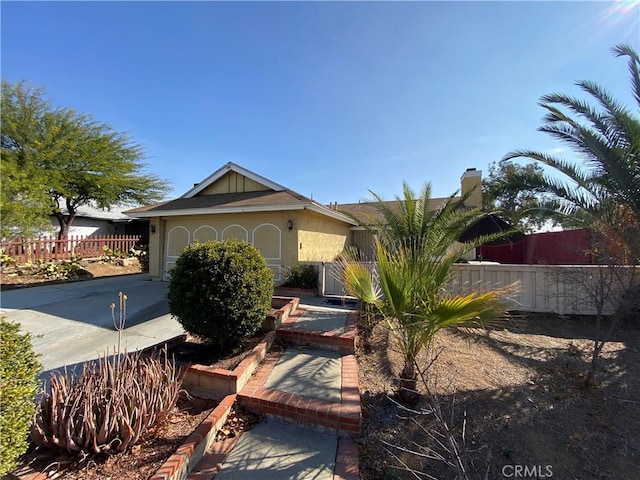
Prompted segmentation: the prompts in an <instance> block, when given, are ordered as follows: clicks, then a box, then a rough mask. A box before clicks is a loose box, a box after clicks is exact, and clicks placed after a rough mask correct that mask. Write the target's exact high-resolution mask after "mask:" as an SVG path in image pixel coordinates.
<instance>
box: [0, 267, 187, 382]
mask: <svg viewBox="0 0 640 480" xmlns="http://www.w3.org/2000/svg"><path fill="white" fill-rule="evenodd" d="M167 287H168V284H167V283H166V282H152V281H151V280H150V278H149V275H147V274H139V275H129V276H123V277H111V278H100V279H96V280H90V281H85V282H76V283H66V284H60V285H47V286H42V287H31V288H25V289H18V290H9V291H5V292H2V297H0V312H1V313H2V315H5V316H6V317H7V318H8V319H9V320H12V321H14V322H18V323H20V324H21V329H22V330H23V331H28V332H30V333H31V334H32V336H33V346H34V349H35V351H36V352H37V353H39V354H40V355H41V356H40V361H41V362H42V366H43V369H44V370H45V373H46V372H47V371H50V370H54V369H59V368H61V367H64V366H65V365H66V366H72V365H74V364H77V363H79V362H83V361H85V360H92V359H96V358H98V357H99V356H101V354H102V353H103V352H104V351H105V350H107V349H109V350H110V351H111V353H113V351H114V347H115V346H116V345H117V343H118V334H117V332H116V330H115V328H114V326H113V322H112V319H111V310H110V308H109V305H111V303H115V304H116V305H118V292H123V293H124V294H125V295H127V297H128V300H127V322H126V326H125V327H126V328H125V330H124V332H123V334H122V345H123V349H124V346H126V347H127V348H128V350H129V351H134V350H138V349H141V348H145V347H148V346H151V345H154V344H156V343H159V342H162V341H163V340H168V339H170V338H173V337H175V336H177V335H180V334H182V333H183V329H182V327H181V326H180V324H179V323H178V322H177V321H176V320H174V319H172V318H171V315H169V305H168V302H167V299H166V293H167ZM117 316H118V310H117V309H116V318H117Z"/></svg>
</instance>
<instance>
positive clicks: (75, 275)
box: [0, 258, 145, 290]
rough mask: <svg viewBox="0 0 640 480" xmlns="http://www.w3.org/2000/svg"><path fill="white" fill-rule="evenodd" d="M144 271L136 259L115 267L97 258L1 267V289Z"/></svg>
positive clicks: (113, 264) (114, 264)
mask: <svg viewBox="0 0 640 480" xmlns="http://www.w3.org/2000/svg"><path fill="white" fill-rule="evenodd" d="M144 272H145V270H144V268H143V266H142V265H141V264H140V262H139V261H138V259H137V258H131V259H130V261H129V262H128V263H127V265H118V264H116V263H113V262H108V261H103V260H100V259H90V260H80V261H75V262H74V261H71V260H64V261H59V262H47V263H46V264H45V263H42V264H40V265H3V266H2V275H1V276H0V279H1V280H0V287H1V288H2V290H10V289H14V288H21V287H34V286H38V285H49V284H56V283H67V282H77V281H82V280H90V279H92V278H101V277H112V276H115V275H131V274H136V273H144Z"/></svg>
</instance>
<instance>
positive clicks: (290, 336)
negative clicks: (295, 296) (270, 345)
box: [276, 308, 358, 353]
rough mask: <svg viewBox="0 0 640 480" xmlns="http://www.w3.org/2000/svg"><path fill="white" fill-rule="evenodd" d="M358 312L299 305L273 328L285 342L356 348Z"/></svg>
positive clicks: (349, 350) (347, 349) (344, 349)
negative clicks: (276, 327)
mask: <svg viewBox="0 0 640 480" xmlns="http://www.w3.org/2000/svg"><path fill="white" fill-rule="evenodd" d="M357 324H358V312H355V311H352V312H342V313H336V312H335V311H331V310H329V309H321V308H299V309H298V310H296V311H295V312H294V313H293V315H290V316H289V318H288V319H287V320H286V321H285V322H283V323H282V324H281V325H280V326H279V327H278V329H277V330H276V332H277V335H278V337H279V338H281V339H282V340H284V341H285V342H288V343H291V344H294V345H300V346H308V347H314V348H319V349H328V350H335V351H338V352H342V353H354V352H355V338H356V333H357Z"/></svg>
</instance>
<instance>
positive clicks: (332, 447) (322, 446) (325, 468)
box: [188, 420, 360, 480]
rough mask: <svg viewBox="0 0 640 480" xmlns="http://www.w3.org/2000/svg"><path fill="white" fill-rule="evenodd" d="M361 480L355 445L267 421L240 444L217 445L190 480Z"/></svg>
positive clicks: (245, 434)
mask: <svg viewBox="0 0 640 480" xmlns="http://www.w3.org/2000/svg"><path fill="white" fill-rule="evenodd" d="M214 477H215V478H216V479H218V480H253V479H257V478H259V479H261V480H263V479H264V480H270V479H272V480H276V479H277V480H279V479H282V478H290V479H307V478H314V479H319V480H321V479H325V480H335V479H341V480H359V478H360V476H359V469H358V449H357V445H356V444H355V442H354V441H353V440H350V439H347V438H338V437H336V436H334V435H327V434H323V433H317V432H313V431H310V430H307V429H303V428H299V427H296V426H292V425H286V424H282V423H279V422H274V421H272V420H265V421H263V422H261V423H260V424H258V425H256V427H255V428H254V429H252V430H249V431H247V432H244V433H243V434H242V436H241V437H240V438H239V439H235V438H234V439H230V440H225V441H223V442H218V443H215V444H213V445H212V446H211V448H210V449H209V451H207V452H206V453H205V455H204V456H203V458H202V460H201V461H200V463H199V464H198V465H197V467H196V469H195V471H194V472H193V473H192V474H191V475H190V476H189V477H188V478H189V480H211V479H212V478H214Z"/></svg>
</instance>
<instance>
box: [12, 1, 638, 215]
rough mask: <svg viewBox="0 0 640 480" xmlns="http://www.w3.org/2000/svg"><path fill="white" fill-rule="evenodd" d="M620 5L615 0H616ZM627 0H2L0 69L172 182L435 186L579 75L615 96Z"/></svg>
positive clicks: (523, 131) (534, 137)
mask: <svg viewBox="0 0 640 480" xmlns="http://www.w3.org/2000/svg"><path fill="white" fill-rule="evenodd" d="M625 7H626V8H625ZM638 7H639V6H638V5H637V1H634V2H403V3H394V2H384V3H383V2H314V3H311V2H255V3H254V2H33V3H30V2H9V1H3V2H2V3H1V7H0V8H1V14H2V25H1V27H2V34H1V35H2V37H1V40H2V45H1V54H2V57H1V69H2V78H3V79H5V80H8V81H10V82H15V81H18V80H21V79H24V80H28V81H29V82H30V83H32V84H33V85H37V86H43V87H45V88H46V90H47V93H48V97H49V98H50V100H51V101H52V103H53V104H54V105H59V106H67V107H72V108H75V109H76V110H78V111H79V112H82V113H89V114H91V115H93V116H94V117H95V118H96V119H97V120H99V121H101V122H105V123H109V124H110V125H112V126H113V128H114V129H115V130H117V131H121V132H128V134H129V135H130V136H131V137H132V138H133V139H134V140H135V141H136V142H138V143H140V144H142V145H143V146H144V148H145V151H146V154H147V159H146V162H147V163H148V164H149V170H150V171H152V172H154V173H156V174H158V175H159V176H161V177H163V178H166V179H168V180H170V182H171V183H172V185H173V187H174V190H173V192H172V193H171V194H170V196H171V197H175V196H179V195H181V194H183V193H184V192H186V191H187V190H188V189H189V188H190V187H191V186H192V185H193V183H195V182H199V181H201V180H202V179H204V178H205V177H207V176H208V175H209V174H210V173H212V172H213V171H215V170H216V169H218V168H219V167H220V166H222V165H223V164H225V163H226V162H229V161H232V162H235V163H237V164H239V165H242V166H243V167H245V168H248V169H250V170H252V171H254V172H256V173H258V174H261V175H263V176H266V177H267V178H269V179H271V180H273V181H276V182H278V183H281V184H283V185H285V186H287V187H289V188H291V189H293V190H296V191H298V192H300V193H302V194H304V195H307V196H311V195H313V198H314V199H316V200H318V201H320V202H323V203H328V202H333V201H338V202H357V201H359V200H361V199H363V198H365V197H366V196H367V193H368V190H369V189H370V190H372V191H374V192H376V193H379V194H382V195H383V196H385V197H387V198H392V197H393V196H394V195H395V194H396V193H399V192H400V189H401V182H402V180H403V179H406V180H407V181H408V182H409V184H410V185H411V186H413V187H414V188H416V189H418V188H420V187H421V186H422V184H423V183H424V182H426V181H430V182H431V183H432V185H433V194H434V196H445V195H448V194H451V193H453V192H454V191H455V190H456V189H458V188H459V178H460V176H461V174H462V173H463V171H464V170H465V169H466V168H467V167H476V168H478V169H481V170H483V171H485V172H486V170H487V166H488V164H489V163H490V162H492V161H495V160H499V159H500V158H501V157H502V156H503V155H504V154H505V153H507V152H508V151H510V150H513V149H517V148H534V149H539V150H548V151H551V150H553V151H557V152H559V155H566V156H567V158H573V157H572V156H571V154H570V152H560V151H559V150H555V149H558V148H559V147H560V145H559V144H558V143H557V142H555V141H554V140H553V139H551V138H550V137H547V136H545V135H544V134H541V133H539V132H537V131H536V129H537V128H538V127H539V126H540V125H541V119H542V116H543V114H544V112H543V110H542V109H541V108H540V107H539V106H537V101H538V99H539V97H540V96H541V95H543V94H545V93H551V92H554V91H562V92H565V93H571V94H578V95H579V91H578V90H577V88H576V87H575V86H574V82H575V81H576V80H581V79H589V80H594V81H596V82H598V83H600V84H602V85H603V86H605V87H606V88H607V89H608V90H609V91H610V92H611V93H612V94H614V96H616V97H617V98H618V99H620V100H622V101H623V102H624V103H626V104H627V105H629V106H631V101H632V97H631V93H630V88H629V76H628V73H627V65H626V61H624V60H622V59H616V58H615V57H613V55H612V54H611V48H612V47H613V46H614V45H615V44H616V43H621V42H625V43H629V44H631V45H632V46H633V47H634V48H635V49H636V50H640V8H638Z"/></svg>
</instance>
